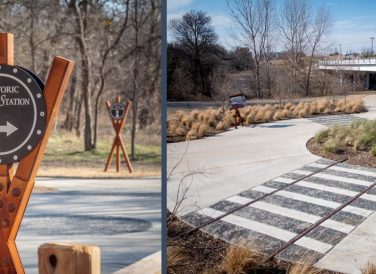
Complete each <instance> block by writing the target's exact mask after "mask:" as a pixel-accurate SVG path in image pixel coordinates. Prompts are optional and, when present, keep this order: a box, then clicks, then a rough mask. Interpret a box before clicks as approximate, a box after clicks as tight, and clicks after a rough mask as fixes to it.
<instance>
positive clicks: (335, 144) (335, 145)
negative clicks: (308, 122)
mask: <svg viewBox="0 0 376 274" xmlns="http://www.w3.org/2000/svg"><path fill="white" fill-rule="evenodd" d="M324 150H325V151H326V152H331V153H341V152H343V151H344V148H343V146H342V145H341V144H340V142H339V141H338V140H336V139H333V138H330V139H328V140H326V141H325V143H324Z"/></svg>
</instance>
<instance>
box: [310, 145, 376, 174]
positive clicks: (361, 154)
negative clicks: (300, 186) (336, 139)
mask: <svg viewBox="0 0 376 274" xmlns="http://www.w3.org/2000/svg"><path fill="white" fill-rule="evenodd" d="M307 148H308V150H309V151H310V152H311V153H312V154H315V155H317V156H320V157H323V158H327V159H330V160H333V161H340V160H342V159H344V158H346V157H347V158H348V160H346V163H348V164H352V165H359V166H366V167H372V168H376V157H374V156H372V155H371V153H370V152H369V151H355V150H354V149H353V148H352V147H346V148H345V149H344V151H343V152H341V153H340V154H337V153H330V152H326V151H325V150H324V149H323V146H322V145H321V144H319V143H317V142H316V141H315V139H314V138H311V139H310V140H309V141H308V142H307Z"/></svg>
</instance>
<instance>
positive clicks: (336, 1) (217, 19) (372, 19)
mask: <svg viewBox="0 0 376 274" xmlns="http://www.w3.org/2000/svg"><path fill="white" fill-rule="evenodd" d="M310 2H311V5H312V8H313V9H316V8H318V7H319V6H321V5H322V4H324V5H325V6H327V8H328V9H329V10H330V12H331V14H332V18H333V21H334V24H333V26H332V28H331V31H330V33H329V35H328V37H326V39H325V42H326V44H327V45H328V46H329V47H330V51H334V50H335V49H338V50H339V44H341V45H342V53H343V54H345V53H347V52H349V51H350V50H351V51H358V52H359V51H361V50H362V49H363V48H366V47H367V48H370V47H371V39H370V37H375V36H376V1H375V0H311V1H310ZM277 3H278V5H280V4H281V3H282V1H281V0H277ZM191 9H194V10H201V11H205V12H206V13H207V14H208V15H209V16H210V17H211V18H212V25H213V27H214V29H215V32H216V33H217V34H218V37H219V43H220V44H221V45H223V46H224V47H225V48H227V49H231V48H232V47H235V46H236V42H235V41H234V40H233V39H232V38H231V35H230V33H231V31H232V30H233V29H234V28H235V25H234V23H233V22H232V20H231V17H230V16H229V14H228V11H227V7H226V0H167V18H168V20H170V19H172V18H179V17H181V16H182V15H183V14H184V13H186V12H187V11H189V10H191ZM171 39H172V37H171V35H170V34H168V40H169V41H170V40H171ZM374 50H376V39H375V40H374Z"/></svg>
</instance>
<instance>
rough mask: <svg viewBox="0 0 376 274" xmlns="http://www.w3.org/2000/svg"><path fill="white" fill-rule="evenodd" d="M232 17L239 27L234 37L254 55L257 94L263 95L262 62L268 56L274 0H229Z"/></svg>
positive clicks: (228, 4) (258, 96) (258, 95)
mask: <svg viewBox="0 0 376 274" xmlns="http://www.w3.org/2000/svg"><path fill="white" fill-rule="evenodd" d="M227 6H228V9H229V11H230V14H231V17H232V18H233V21H234V22H235V23H236V25H237V26H238V27H239V34H235V33H233V35H234V37H235V38H236V39H237V40H238V41H239V42H240V43H241V44H242V45H244V46H245V47H247V48H249V50H250V51H251V52H252V55H253V63H254V68H255V78H256V79H255V80H256V96H257V98H260V97H261V86H262V85H261V62H262V61H263V59H264V58H265V56H266V52H267V46H268V40H269V38H270V37H269V36H270V28H271V24H272V18H271V17H272V15H273V14H272V13H273V11H274V1H272V0H228V1H227Z"/></svg>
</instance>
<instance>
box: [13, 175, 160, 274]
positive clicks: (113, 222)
mask: <svg viewBox="0 0 376 274" xmlns="http://www.w3.org/2000/svg"><path fill="white" fill-rule="evenodd" d="M36 186H47V187H54V188H57V189H58V191H57V192H50V193H34V194H33V195H32V197H31V199H30V202H29V205H28V208H27V211H26V216H25V218H24V220H23V222H22V226H21V230H20V233H19V235H18V237H17V246H18V248H19V251H20V255H21V258H22V261H23V264H24V266H25V268H26V273H38V271H37V249H38V247H39V246H40V245H41V244H43V243H47V242H75V243H82V244H91V245H97V246H99V247H100V248H101V252H102V273H104V274H106V273H113V272H115V271H117V270H119V269H122V268H124V267H125V266H128V265H130V264H132V263H134V262H136V261H138V260H140V259H142V258H144V257H146V256H148V255H150V254H152V253H154V252H156V251H158V250H160V249H161V234H160V233H161V224H160V221H161V181H160V179H159V178H155V179H140V180H138V179H137V180H136V179H132V180H127V179H98V180H89V179H87V180H79V179H54V178H40V179H38V180H37V182H36Z"/></svg>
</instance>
